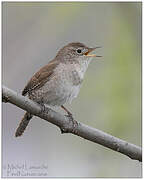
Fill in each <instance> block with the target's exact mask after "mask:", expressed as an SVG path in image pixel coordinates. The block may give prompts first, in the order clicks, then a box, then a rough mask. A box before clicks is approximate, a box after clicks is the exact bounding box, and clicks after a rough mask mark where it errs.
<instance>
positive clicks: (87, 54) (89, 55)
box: [85, 47, 102, 57]
mask: <svg viewBox="0 0 144 180" xmlns="http://www.w3.org/2000/svg"><path fill="white" fill-rule="evenodd" d="M98 48H101V47H95V48H89V50H88V51H87V52H86V53H85V56H88V57H102V56H97V55H96V54H89V53H90V52H92V51H94V50H95V49H98Z"/></svg>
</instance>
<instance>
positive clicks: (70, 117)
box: [61, 112, 78, 134]
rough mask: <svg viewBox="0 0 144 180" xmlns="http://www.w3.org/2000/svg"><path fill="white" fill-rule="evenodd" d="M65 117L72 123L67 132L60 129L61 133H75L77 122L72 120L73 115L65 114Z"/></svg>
mask: <svg viewBox="0 0 144 180" xmlns="http://www.w3.org/2000/svg"><path fill="white" fill-rule="evenodd" d="M65 116H66V117H68V119H69V121H70V123H72V126H73V127H72V129H71V130H70V131H69V130H66V129H61V133H62V134H63V133H68V132H73V133H74V132H75V131H76V128H77V126H78V122H77V121H76V120H74V118H73V115H72V114H71V113H70V112H69V113H67V115H65Z"/></svg>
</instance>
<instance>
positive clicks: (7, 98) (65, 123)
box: [2, 86, 142, 161]
mask: <svg viewBox="0 0 144 180" xmlns="http://www.w3.org/2000/svg"><path fill="white" fill-rule="evenodd" d="M2 98H3V102H10V103H12V104H14V105H16V106H18V107H20V108H21V109H23V110H26V111H27V112H30V113H31V114H33V115H35V116H38V117H40V118H42V119H44V120H46V121H48V122H50V123H52V124H54V125H56V126H58V127H59V128H60V129H61V130H62V131H63V132H64V133H72V134H75V135H77V136H80V137H82V138H85V139H87V140H89V141H92V142H95V143H98V144H100V145H102V146H105V147H107V148H110V149H112V150H114V151H117V152H120V153H122V154H124V155H127V156H128V157H130V158H131V159H135V160H139V161H142V150H141V148H140V147H138V146H136V145H134V144H131V143H128V142H126V141H124V140H121V139H119V138H116V137H114V136H111V135H109V134H107V133H105V132H102V131H100V130H98V129H95V128H92V127H89V126H87V125H85V124H82V123H79V122H78V124H77V126H75V127H74V124H73V123H72V121H71V120H70V118H69V117H67V116H64V115H62V114H60V113H58V112H55V111H53V110H52V109H50V108H47V107H46V108H45V110H44V111H42V110H41V107H40V106H39V105H38V104H37V103H35V102H33V101H31V100H30V99H28V98H27V97H24V96H22V95H20V94H18V93H16V92H15V91H13V90H11V89H9V88H7V87H5V86H3V87H2Z"/></svg>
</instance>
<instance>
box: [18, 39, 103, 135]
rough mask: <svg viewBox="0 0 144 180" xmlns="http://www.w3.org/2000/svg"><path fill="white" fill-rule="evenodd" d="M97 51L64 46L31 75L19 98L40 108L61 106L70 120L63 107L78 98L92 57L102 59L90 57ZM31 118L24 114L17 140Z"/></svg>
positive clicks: (83, 47)
mask: <svg viewBox="0 0 144 180" xmlns="http://www.w3.org/2000/svg"><path fill="white" fill-rule="evenodd" d="M96 48H99V47H95V48H89V47H87V46H85V45H84V44H82V43H79V42H73V43H69V44H68V45H66V46H64V47H63V48H62V49H60V50H59V52H58V53H57V55H56V57H55V58H54V59H53V60H52V61H50V62H49V63H48V64H47V65H45V66H44V67H42V68H41V69H40V70H39V71H38V72H37V73H36V74H34V76H33V77H32V78H31V79H30V81H29V82H28V84H27V85H26V86H25V88H24V90H23V91H22V95H23V96H26V95H28V97H29V99H31V100H33V101H35V102H37V103H39V104H41V105H43V106H44V104H46V105H49V106H60V107H62V108H63V109H64V110H65V111H66V112H67V114H68V115H69V116H72V114H71V113H70V112H69V111H68V110H67V109H66V108H65V107H64V106H63V104H65V103H68V102H69V103H71V101H72V100H73V99H74V98H76V97H77V95H78V93H79V90H80V87H81V83H82V81H83V78H84V74H85V72H86V70H87V68H88V65H89V63H90V61H91V59H92V57H101V56H96V55H94V54H89V53H90V52H92V51H93V50H95V49H96ZM31 118H32V114H30V113H29V112H26V113H25V115H24V117H23V118H22V120H21V122H20V124H19V127H18V128H17V130H16V133H15V136H16V137H17V136H21V135H22V133H23V132H24V130H25V128H26V127H27V125H28V123H29V121H30V119H31Z"/></svg>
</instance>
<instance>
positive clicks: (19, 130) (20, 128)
mask: <svg viewBox="0 0 144 180" xmlns="http://www.w3.org/2000/svg"><path fill="white" fill-rule="evenodd" d="M32 117H33V115H32V114H30V113H28V112H26V113H25V114H24V117H23V118H22V120H21V122H20V124H19V126H18V128H17V130H16V133H15V137H18V136H21V135H22V134H23V132H24V131H25V129H26V127H27V126H28V124H29V122H30V120H31V118H32Z"/></svg>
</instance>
